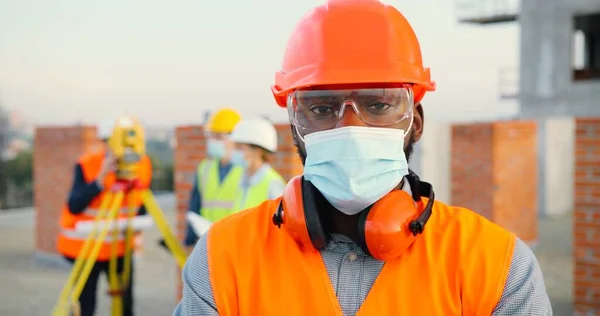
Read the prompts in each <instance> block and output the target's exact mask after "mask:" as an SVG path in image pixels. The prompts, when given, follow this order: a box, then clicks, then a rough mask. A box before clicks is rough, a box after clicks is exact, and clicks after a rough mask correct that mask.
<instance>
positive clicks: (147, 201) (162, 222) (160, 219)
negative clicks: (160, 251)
mask: <svg viewBox="0 0 600 316" xmlns="http://www.w3.org/2000/svg"><path fill="white" fill-rule="evenodd" d="M142 201H143V203H144V205H145V206H146V209H147V210H148V213H150V215H151V216H152V218H154V221H155V222H156V226H158V229H159V230H160V233H161V234H162V235H163V237H164V239H165V242H166V244H167V246H168V247H169V250H171V253H172V254H173V256H174V257H175V260H176V261H177V264H178V265H179V267H181V268H183V266H184V265H185V260H186V259H187V253H186V252H185V250H183V247H182V246H181V244H180V243H179V242H178V241H177V238H175V235H173V232H172V231H171V229H170V228H169V222H168V221H167V219H166V217H165V214H163V212H162V211H161V210H160V207H159V206H158V203H156V200H154V197H153V196H152V192H150V190H145V191H143V192H142Z"/></svg>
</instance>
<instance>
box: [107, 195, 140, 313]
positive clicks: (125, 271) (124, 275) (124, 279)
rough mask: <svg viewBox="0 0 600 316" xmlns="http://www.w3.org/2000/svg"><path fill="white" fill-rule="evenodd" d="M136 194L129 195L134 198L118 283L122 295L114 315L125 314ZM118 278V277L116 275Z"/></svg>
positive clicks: (116, 302)
mask: <svg viewBox="0 0 600 316" xmlns="http://www.w3.org/2000/svg"><path fill="white" fill-rule="evenodd" d="M135 194H138V192H136V191H132V192H130V194H129V196H130V197H132V198H129V199H128V202H129V210H128V212H127V228H126V230H125V255H124V257H123V262H122V264H123V266H122V269H121V271H122V272H121V275H120V278H118V279H117V281H116V282H117V283H118V286H119V290H120V292H119V293H120V295H119V296H118V299H116V300H114V301H113V302H114V304H113V316H121V315H123V310H124V307H125V306H124V304H125V299H124V297H123V296H124V295H126V291H128V290H129V289H128V286H129V279H130V278H131V260H132V258H131V256H132V252H133V249H132V248H133V217H134V216H135V215H136V213H137V208H136V206H135V199H134V198H133V197H134V196H135ZM116 265H117V264H116V260H115V275H118V273H117V271H116V269H117V267H116ZM115 278H117V277H115Z"/></svg>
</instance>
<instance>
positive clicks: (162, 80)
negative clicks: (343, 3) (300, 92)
mask: <svg viewBox="0 0 600 316" xmlns="http://www.w3.org/2000/svg"><path fill="white" fill-rule="evenodd" d="M323 1H324V0H279V1H277V0H244V1H242V0H236V1H233V0H220V1H201V0H193V1H192V0H178V1H171V2H168V1H158V0H129V1H118V0H104V1H80V0H54V1H47V0H19V1H12V0H0V102H2V104H3V106H4V107H6V108H8V109H9V110H18V111H19V112H21V113H23V115H24V116H26V117H27V118H28V119H30V120H32V121H33V122H34V123H36V124H40V125H56V124H74V123H86V124H95V123H97V122H99V121H101V120H102V119H104V118H106V117H111V116H115V115H134V116H136V117H138V118H139V119H140V120H141V121H142V122H143V123H145V124H148V125H153V126H165V127H166V126H168V127H172V126H176V125H184V124H198V123H202V122H203V120H204V114H205V112H206V111H209V110H211V109H216V108H218V107H221V106H231V107H234V108H237V109H238V110H239V111H240V112H241V113H242V114H243V115H245V116H249V115H267V116H268V117H269V118H271V119H272V120H274V121H285V120H286V117H287V112H286V111H285V110H284V109H281V108H278V107H277V106H276V104H275V102H274V100H273V97H272V95H271V92H270V86H271V84H272V83H273V80H274V73H275V71H276V70H277V69H278V67H279V66H280V65H281V62H282V57H283V52H284V50H285V45H286V43H287V40H288V37H289V35H290V34H291V32H292V29H293V28H294V26H295V24H296V22H297V21H298V20H299V19H300V18H301V17H302V16H303V15H304V14H305V13H306V12H307V11H308V10H309V9H310V8H311V7H313V6H315V5H318V4H321V3H323ZM454 1H459V0H419V1H408V0H384V2H387V3H390V4H393V5H394V6H396V7H397V8H398V9H399V10H400V11H401V12H402V13H403V14H404V15H405V16H406V17H407V19H408V20H409V22H410V23H411V24H412V25H413V28H414V29H415V32H416V34H417V36H418V38H419V41H420V43H421V49H422V54H423V61H424V64H425V66H426V67H430V68H431V75H432V78H433V79H434V80H435V81H436V83H437V90H436V91H435V92H432V93H429V94H428V95H427V96H426V97H425V99H424V100H423V105H424V107H425V112H426V114H427V117H428V118H430V119H436V120H444V121H447V120H451V121H469V120H477V119H493V118H497V117H506V116H512V115H515V114H516V113H517V111H518V105H517V103H516V102H515V101H501V100H499V83H498V81H499V73H500V71H501V69H508V71H509V73H513V74H516V73H517V72H518V64H519V60H518V54H519V53H518V49H519V28H518V24H517V23H508V24H502V25H492V26H477V25H465V24H460V23H458V22H457V18H456V12H455V10H454V8H455V3H454ZM463 1H464V0H463ZM467 1H488V0H467ZM349 23H352V22H349ZM358 44H359V43H357V45H358Z"/></svg>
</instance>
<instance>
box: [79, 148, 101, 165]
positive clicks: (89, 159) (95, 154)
mask: <svg viewBox="0 0 600 316" xmlns="http://www.w3.org/2000/svg"><path fill="white" fill-rule="evenodd" d="M103 159H104V152H101V151H92V152H86V153H83V154H81V155H80V156H79V158H77V162H76V164H78V165H80V166H82V167H84V166H87V165H89V164H93V163H99V162H102V160H103Z"/></svg>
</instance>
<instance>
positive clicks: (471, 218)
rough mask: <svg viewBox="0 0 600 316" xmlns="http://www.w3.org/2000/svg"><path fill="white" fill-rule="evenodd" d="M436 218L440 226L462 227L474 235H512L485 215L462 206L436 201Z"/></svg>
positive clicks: (434, 212)
mask: <svg viewBox="0 0 600 316" xmlns="http://www.w3.org/2000/svg"><path fill="white" fill-rule="evenodd" d="M433 214H434V216H433V217H434V218H435V221H437V222H438V224H439V225H450V226H460V227H464V228H465V229H467V227H468V230H469V231H471V232H472V233H474V234H476V233H481V232H483V231H490V232H492V233H495V234H505V235H509V234H512V233H511V232H509V231H508V230H507V229H505V228H504V227H502V226H500V225H498V224H496V223H494V222H492V221H491V220H489V219H488V218H486V217H485V216H484V215H482V214H480V213H477V212H476V211H474V210H471V209H469V208H466V207H462V206H454V205H449V204H445V203H443V202H438V201H435V203H434V211H433Z"/></svg>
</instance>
